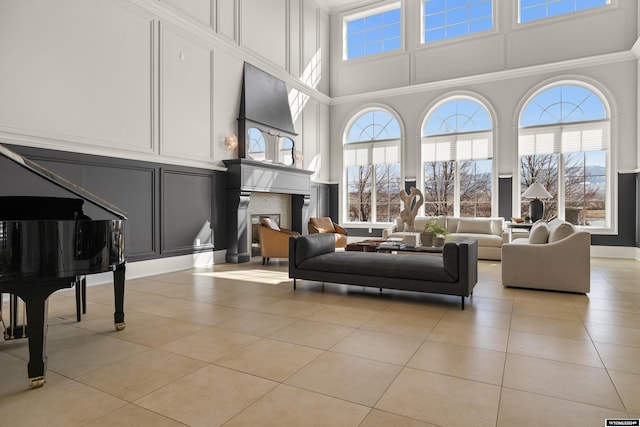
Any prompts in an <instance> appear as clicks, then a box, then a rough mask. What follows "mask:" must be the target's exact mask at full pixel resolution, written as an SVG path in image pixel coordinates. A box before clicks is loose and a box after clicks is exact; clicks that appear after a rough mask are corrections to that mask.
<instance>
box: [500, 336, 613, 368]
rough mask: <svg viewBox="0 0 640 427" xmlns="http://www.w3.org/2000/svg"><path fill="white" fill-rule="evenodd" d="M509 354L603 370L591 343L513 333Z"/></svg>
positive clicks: (508, 348) (510, 338)
mask: <svg viewBox="0 0 640 427" xmlns="http://www.w3.org/2000/svg"><path fill="white" fill-rule="evenodd" d="M507 352H509V353H513V354H522V355H526V356H532V357H539V358H541V359H550V360H558V361H561V362H569V363H575V364H578V365H585V366H594V367H596V368H602V367H603V365H602V361H601V360H600V356H599V355H598V352H597V351H596V348H595V347H594V345H593V343H592V342H591V341H585V340H573V339H568V338H561V337H554V336H548V335H538V334H530V333H526V332H518V331H511V333H510V334H509V346H508V347H507Z"/></svg>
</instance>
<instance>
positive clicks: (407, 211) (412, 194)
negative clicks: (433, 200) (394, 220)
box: [400, 187, 424, 231]
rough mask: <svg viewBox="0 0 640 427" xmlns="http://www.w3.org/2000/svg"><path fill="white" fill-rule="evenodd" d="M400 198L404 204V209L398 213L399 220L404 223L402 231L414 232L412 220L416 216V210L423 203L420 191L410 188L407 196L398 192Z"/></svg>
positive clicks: (404, 192) (403, 192)
mask: <svg viewBox="0 0 640 427" xmlns="http://www.w3.org/2000/svg"><path fill="white" fill-rule="evenodd" d="M400 198H401V199H402V202H403V203H404V209H403V210H402V211H401V212H400V219H401V220H402V222H403V223H404V230H406V231H414V227H415V226H414V220H415V218H416V215H417V214H418V209H420V206H422V204H423V203H424V197H423V196H422V191H420V190H418V189H417V188H416V187H411V189H410V190H409V194H407V192H406V191H404V190H402V191H400Z"/></svg>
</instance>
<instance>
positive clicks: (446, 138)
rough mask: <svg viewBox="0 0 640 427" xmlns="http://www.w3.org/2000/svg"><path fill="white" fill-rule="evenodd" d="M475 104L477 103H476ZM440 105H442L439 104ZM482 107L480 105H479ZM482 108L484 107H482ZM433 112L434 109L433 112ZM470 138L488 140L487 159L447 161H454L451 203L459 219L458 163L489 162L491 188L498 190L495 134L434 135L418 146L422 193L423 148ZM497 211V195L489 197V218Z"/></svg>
mask: <svg viewBox="0 0 640 427" xmlns="http://www.w3.org/2000/svg"><path fill="white" fill-rule="evenodd" d="M476 102H477V101H476ZM441 105H442V104H441ZM480 105H482V104H480ZM482 106H483V107H484V105H482ZM433 111H435V109H434V110H433ZM472 136H478V137H484V138H487V139H488V140H489V144H488V151H489V157H478V158H470V159H463V158H459V156H457V155H456V156H455V157H456V158H452V159H449V160H455V161H456V180H455V182H454V194H453V197H454V203H453V216H455V217H459V216H460V179H459V174H460V171H459V167H460V163H459V162H460V161H464V160H491V188H492V189H496V188H498V176H497V173H496V170H497V168H496V159H495V156H494V148H495V147H494V146H495V134H494V132H493V129H491V130H482V131H473V132H457V133H451V134H445V135H442V134H440V135H434V136H423V137H422V141H421V144H420V166H419V167H420V182H419V183H418V185H419V186H420V190H421V191H424V190H423V189H424V185H425V176H424V163H425V161H427V159H425V158H424V157H425V153H424V151H425V150H424V147H425V145H427V144H432V143H434V142H435V143H438V142H441V141H442V142H445V141H450V140H452V139H454V140H455V142H454V144H457V141H458V140H459V139H462V140H464V139H468V137H472ZM440 161H447V160H444V159H436V162H440ZM492 193H493V192H492ZM497 211H498V197H497V194H496V195H494V194H492V195H491V217H496V216H497ZM420 213H421V215H425V210H424V206H423V207H421V208H420Z"/></svg>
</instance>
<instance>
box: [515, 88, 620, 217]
mask: <svg viewBox="0 0 640 427" xmlns="http://www.w3.org/2000/svg"><path fill="white" fill-rule="evenodd" d="M607 111H608V110H607V108H606V107H605V104H604V102H603V100H602V99H601V97H600V96H599V95H597V94H596V93H595V92H594V91H593V90H592V89H590V88H588V87H586V86H584V85H582V84H578V83H569V84H556V85H555V86H552V87H548V88H546V89H544V90H542V91H541V92H538V93H537V94H536V95H535V96H533V97H532V98H531V99H530V100H529V101H528V102H527V103H526V104H525V106H524V108H523V110H522V113H521V115H520V123H519V132H518V154H519V158H520V174H519V175H520V194H522V192H524V191H525V190H526V189H527V188H528V187H529V186H530V185H531V184H533V183H534V182H539V183H541V184H542V185H543V186H544V187H545V188H546V190H547V191H548V192H549V193H550V194H551V196H552V197H551V198H550V199H549V200H545V212H544V217H545V218H547V219H549V218H553V217H555V216H558V217H560V218H563V219H565V220H567V221H569V222H571V223H573V224H576V225H581V226H591V227H608V226H609V211H610V209H609V208H608V205H609V202H608V200H609V191H608V175H609V172H608V171H609V166H608V157H609V133H610V120H609V117H608V112H607ZM528 204H529V200H521V204H520V210H521V215H523V216H524V215H528V211H529V207H528Z"/></svg>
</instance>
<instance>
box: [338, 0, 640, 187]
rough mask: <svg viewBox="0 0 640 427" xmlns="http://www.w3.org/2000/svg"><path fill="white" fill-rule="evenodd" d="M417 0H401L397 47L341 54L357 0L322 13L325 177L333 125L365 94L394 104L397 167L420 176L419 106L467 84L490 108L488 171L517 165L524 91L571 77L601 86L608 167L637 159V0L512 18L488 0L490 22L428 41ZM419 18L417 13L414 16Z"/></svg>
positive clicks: (341, 124) (504, 171)
mask: <svg viewBox="0 0 640 427" xmlns="http://www.w3.org/2000/svg"><path fill="white" fill-rule="evenodd" d="M419 3H420V2H411V1H407V0H405V1H403V2H402V4H403V7H405V8H406V9H405V13H404V23H405V28H406V29H407V31H409V30H410V29H413V30H414V31H413V32H411V31H409V33H408V34H405V40H404V49H402V50H401V51H398V52H395V53H385V54H381V55H377V56H370V57H365V58H358V59H356V60H351V61H344V60H342V31H341V29H342V19H343V18H344V16H348V15H349V14H351V13H354V12H359V11H361V10H362V8H359V9H354V10H349V11H343V12H341V13H340V14H336V15H333V16H332V17H331V29H332V33H331V48H332V51H331V61H332V62H331V64H332V68H331V76H332V86H331V93H332V102H333V105H332V107H331V127H330V128H331V154H332V163H331V180H332V181H336V182H337V181H339V180H340V179H341V178H342V173H343V170H342V135H343V132H344V129H345V125H346V122H347V121H348V120H349V118H351V117H352V115H353V114H354V113H355V112H357V111H359V110H361V109H362V108H364V107H366V106H367V105H371V104H374V103H375V104H383V105H388V106H389V107H390V108H392V109H394V110H395V111H396V112H398V113H399V115H400V117H401V118H402V121H403V125H404V129H406V134H405V135H404V141H403V144H404V145H403V157H404V162H403V163H404V175H405V176H404V177H405V178H406V179H417V178H419V177H418V175H419V159H420V151H419V150H420V148H419V147H420V133H421V125H422V121H423V120H424V117H425V114H426V112H427V109H428V108H429V107H430V106H432V105H433V103H434V102H436V101H437V100H439V99H441V98H442V97H443V96H446V95H448V94H452V93H460V92H464V93H469V94H476V95H478V96H479V97H480V98H481V99H485V100H486V101H487V102H488V103H489V104H490V107H491V109H493V111H494V112H495V114H496V117H495V120H496V123H497V132H496V148H497V150H496V151H495V153H496V154H495V160H496V162H497V163H496V164H497V173H498V174H501V175H510V174H515V173H517V159H516V151H515V143H516V140H517V111H518V109H519V108H520V106H521V102H522V101H523V100H524V99H525V97H527V96H529V95H530V94H531V91H532V90H533V89H535V88H538V87H539V86H540V85H542V84H544V83H545V82H550V81H553V80H558V79H562V78H577V79H581V80H584V81H587V82H591V83H593V84H594V85H595V86H596V87H598V88H600V89H601V90H602V91H603V92H604V93H605V95H606V96H607V97H608V100H609V101H610V102H611V106H612V115H613V116H612V121H613V127H614V135H613V138H614V149H613V152H614V156H615V160H614V167H615V168H616V170H623V171H630V170H634V169H635V168H637V167H638V163H637V162H638V160H637V159H638V157H639V155H638V137H637V117H638V114H637V112H638V108H637V99H638V95H637V85H638V61H637V57H636V55H634V54H633V53H632V52H631V49H632V47H633V46H634V43H635V42H636V39H637V34H638V29H637V21H638V18H637V17H638V10H637V2H635V1H630V0H618V1H613V2H612V5H611V6H609V7H607V8H606V9H604V10H602V9H601V10H599V11H598V10H593V11H586V12H584V13H577V14H574V15H570V16H564V17H558V18H551V19H548V20H546V21H540V22H533V23H528V24H525V25H522V26H519V25H516V23H515V16H516V15H515V14H516V11H515V10H514V9H513V8H512V7H513V6H514V5H515V4H516V3H517V2H516V1H508V2H507V1H496V2H495V4H497V7H496V13H497V19H496V22H497V29H496V30H495V31H489V32H487V33H486V34H482V35H479V36H475V37H474V36H467V37H461V38H459V39H451V40H447V41H443V42H440V43H435V44H433V45H432V46H423V45H421V44H420V43H419V28H417V27H419V25H417V24H415V23H414V20H416V17H419V14H420V10H419ZM417 19H419V18H417Z"/></svg>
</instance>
